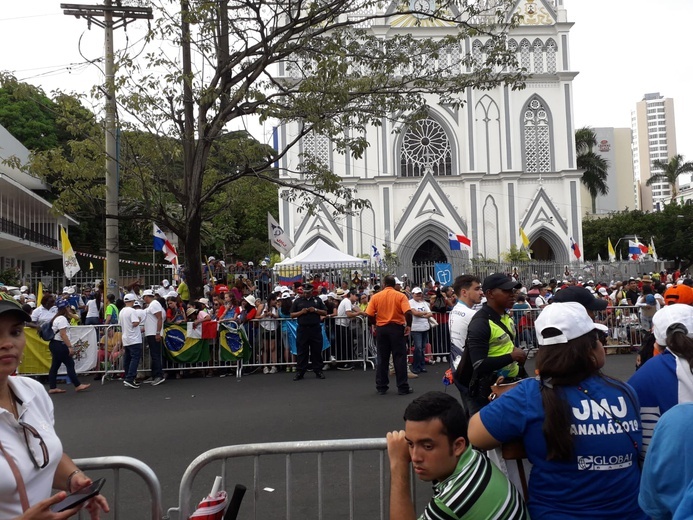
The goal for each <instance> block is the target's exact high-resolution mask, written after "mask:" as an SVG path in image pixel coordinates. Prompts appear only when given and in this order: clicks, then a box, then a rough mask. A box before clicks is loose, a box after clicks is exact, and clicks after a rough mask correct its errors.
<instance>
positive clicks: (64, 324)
mask: <svg viewBox="0 0 693 520" xmlns="http://www.w3.org/2000/svg"><path fill="white" fill-rule="evenodd" d="M63 329H67V330H66V331H65V332H66V333H67V334H69V333H70V322H69V321H67V318H66V317H65V316H58V317H57V318H55V319H54V320H53V332H54V333H55V338H53V339H54V340H55V341H60V342H62V341H63V338H62V337H61V336H60V331H61V330H63Z"/></svg>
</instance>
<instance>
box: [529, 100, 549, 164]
mask: <svg viewBox="0 0 693 520" xmlns="http://www.w3.org/2000/svg"><path fill="white" fill-rule="evenodd" d="M523 127H524V128H523V138H524V152H525V153H524V155H525V171H526V172H539V173H542V172H550V171H551V168H552V166H551V165H552V150H551V120H550V114H549V111H548V110H547V108H546V107H545V106H544V104H543V103H542V101H540V100H539V98H536V97H535V98H532V99H531V100H530V101H529V103H527V105H526V107H525V110H524V115H523Z"/></svg>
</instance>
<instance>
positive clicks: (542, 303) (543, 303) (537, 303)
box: [534, 295, 549, 309]
mask: <svg viewBox="0 0 693 520" xmlns="http://www.w3.org/2000/svg"><path fill="white" fill-rule="evenodd" d="M548 304H549V302H548V301H546V298H544V297H543V296H541V295H539V296H537V298H536V299H535V300H534V305H535V307H536V308H537V309H541V308H542V307H546V306H547V305H548Z"/></svg>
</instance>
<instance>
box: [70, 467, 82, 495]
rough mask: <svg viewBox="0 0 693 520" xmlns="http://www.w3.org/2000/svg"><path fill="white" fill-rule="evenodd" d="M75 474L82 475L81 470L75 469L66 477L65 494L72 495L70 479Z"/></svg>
mask: <svg viewBox="0 0 693 520" xmlns="http://www.w3.org/2000/svg"><path fill="white" fill-rule="evenodd" d="M77 473H82V470H81V469H76V470H74V471H73V472H72V473H70V475H69V476H68V477H67V492H68V493H72V477H74V476H75V475H76V474H77Z"/></svg>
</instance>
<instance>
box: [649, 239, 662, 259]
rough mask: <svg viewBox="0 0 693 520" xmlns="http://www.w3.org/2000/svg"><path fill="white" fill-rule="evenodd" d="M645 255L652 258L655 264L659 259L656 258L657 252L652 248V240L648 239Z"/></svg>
mask: <svg viewBox="0 0 693 520" xmlns="http://www.w3.org/2000/svg"><path fill="white" fill-rule="evenodd" d="M647 254H649V255H651V256H652V260H654V261H655V262H657V261H658V260H659V259H658V258H657V250H656V249H655V246H654V239H653V238H650V247H649V248H648V250H647Z"/></svg>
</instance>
